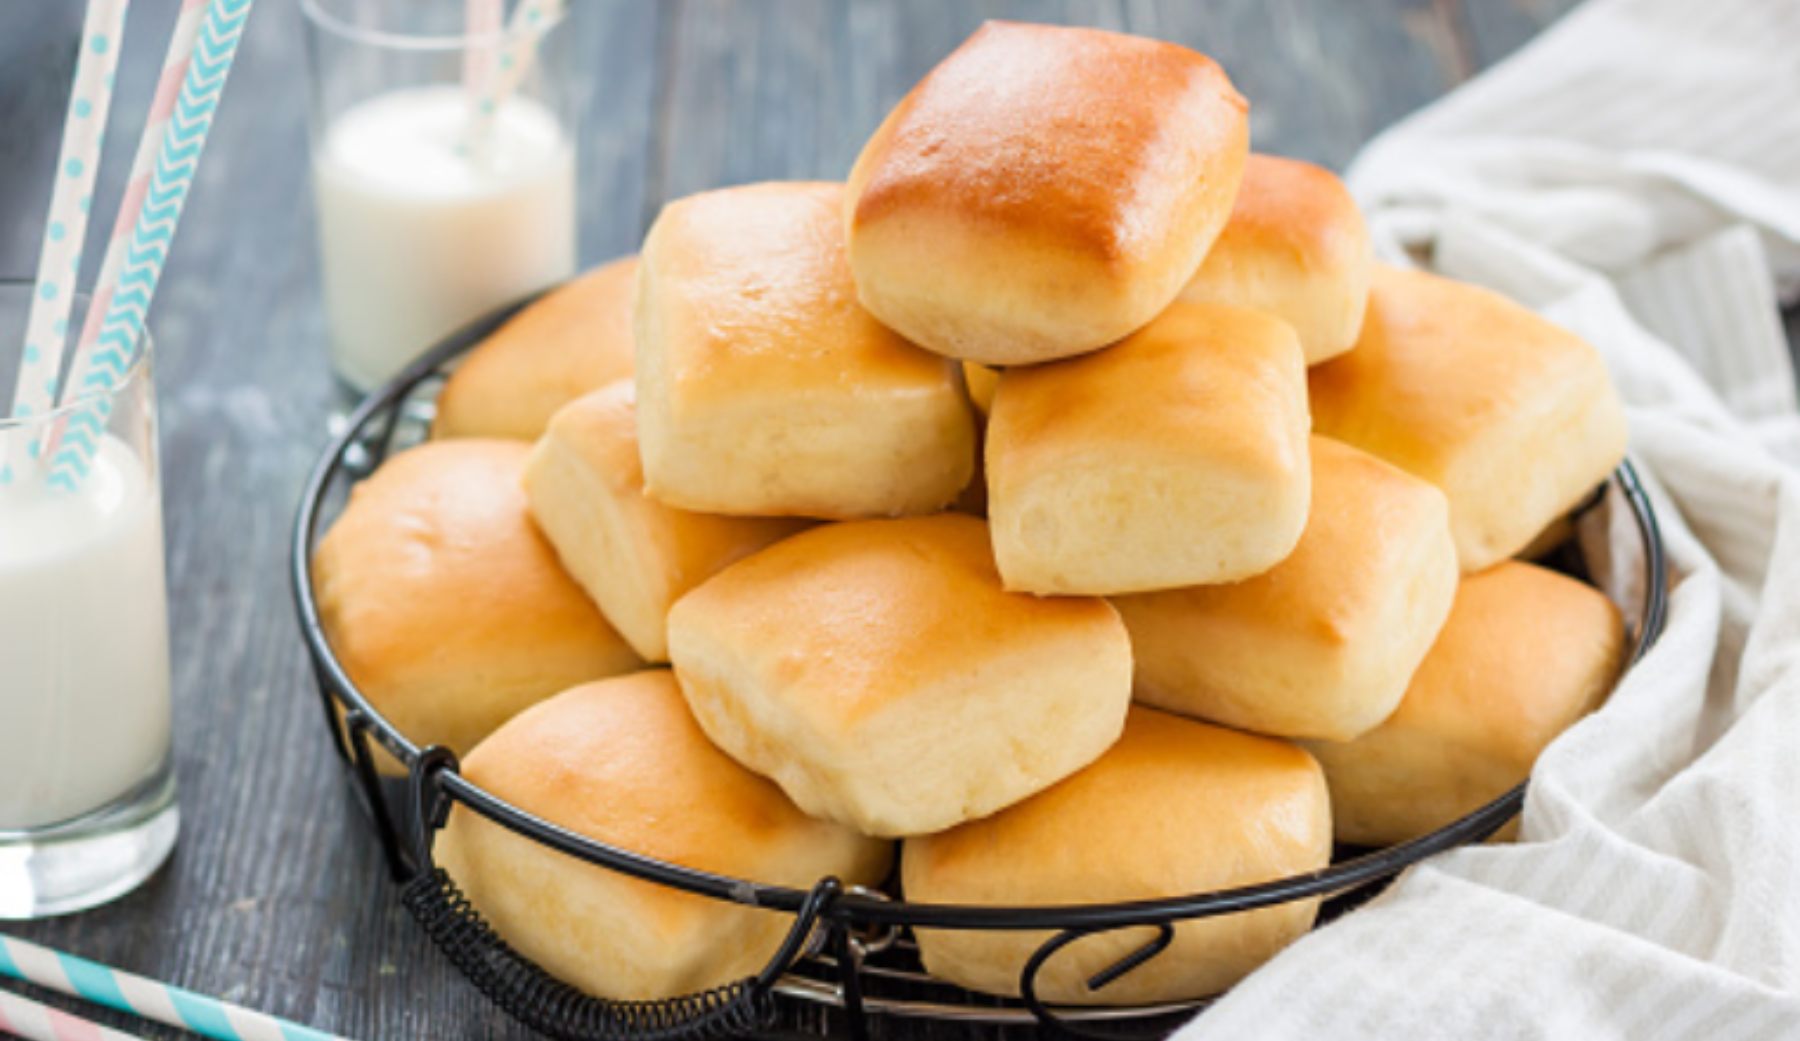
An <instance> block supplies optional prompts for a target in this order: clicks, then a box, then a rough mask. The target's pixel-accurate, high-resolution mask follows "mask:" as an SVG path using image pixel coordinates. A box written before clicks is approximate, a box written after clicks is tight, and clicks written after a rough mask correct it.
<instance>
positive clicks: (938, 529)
mask: <svg viewBox="0 0 1800 1041" xmlns="http://www.w3.org/2000/svg"><path fill="white" fill-rule="evenodd" d="M669 656H670V658H671V659H672V660H673V661H674V663H675V671H676V674H677V675H678V676H680V677H681V685H682V689H683V690H684V691H685V692H686V694H687V697H688V701H689V703H690V704H691V705H692V706H693V709H694V714H695V716H696V717H697V718H698V719H699V720H700V725H701V726H702V727H704V728H705V729H706V733H707V735H708V736H710V737H711V738H712V739H713V740H714V741H715V742H717V743H718V745H719V747H720V748H723V749H724V750H725V751H726V752H728V753H730V754H731V755H732V757H734V758H736V759H737V760H738V761H739V762H741V763H743V764H744V765H746V766H748V767H750V768H751V769H752V770H755V771H756V772H758V773H760V774H763V775H764V776H767V777H772V778H774V779H775V780H776V781H777V782H778V783H780V785H781V786H782V788H783V789H784V790H786V791H787V793H788V795H790V796H791V797H792V798H793V800H794V801H795V802H796V803H798V804H799V805H800V807H801V808H802V809H804V810H806V811H807V812H808V813H812V814H814V815H817V816H821V817H826V818H829V819H831V820H837V821H842V822H844V823H846V824H850V825H852V826H854V827H856V828H859V829H861V830H862V831H864V832H865V833H867V834H871V835H886V836H895V835H912V834H920V833H923V832H929V831H937V830H939V829H942V828H947V827H949V826H950V825H952V824H957V823H959V822H961V821H965V820H968V819H970V818H972V817H980V816H982V815H984V814H988V813H992V812H994V811H995V810H997V809H1000V808H1001V807H1003V806H1007V805H1010V804H1012V803H1014V802H1017V801H1018V800H1020V799H1023V798H1025V797H1027V796H1029V795H1031V794H1033V793H1034V792H1038V791H1041V790H1042V789H1043V788H1045V787H1047V786H1048V785H1051V784H1054V783H1055V782H1057V781H1059V780H1061V779H1062V778H1064V777H1066V776H1068V775H1069V774H1070V773H1073V772H1074V771H1075V770H1077V769H1080V768H1081V767H1082V766H1085V765H1086V764H1088V763H1090V762H1092V761H1093V760H1094V758H1095V757H1096V756H1098V755H1099V754H1100V753H1101V752H1103V751H1105V750H1106V748H1107V746H1109V745H1111V744H1112V742H1113V741H1114V740H1115V739H1116V738H1117V737H1118V736H1119V728H1120V727H1121V726H1122V725H1123V722H1124V718H1125V710H1126V707H1127V705H1128V704H1129V702H1130V698H1131V648H1130V641H1129V638H1128V637H1127V636H1126V634H1125V627H1124V625H1123V624H1121V623H1120V622H1119V616H1118V612H1116V611H1114V610H1113V608H1112V606H1111V605H1109V604H1108V603H1106V601H1104V600H1099V599H1092V598H1058V599H1039V598H1037V597H1033V596H1025V595H1021V594H1017V593H1008V592H1006V591H1004V590H1003V589H1001V587H1000V576H999V575H998V573H996V572H995V570H994V561H993V553H992V551H991V550H990V549H989V547H988V534H987V526H986V525H985V524H983V523H982V522H981V521H979V520H976V519H975V518H973V517H966V516H961V515H958V514H941V515H938V516H935V517H918V518H909V519H905V520H891V521H856V522H850V523H845V524H832V525H826V526H824V527H819V528H814V529H812V530H810V531H805V532H802V533H800V534H798V535H795V536H793V537H792V538H789V539H786V540H784V541H782V542H778V543H776V544H775V545H773V546H771V547H769V548H768V549H765V550H763V551H762V552H760V553H757V554H756V555H754V556H751V557H748V558H746V559H744V560H741V561H739V562H738V563H736V564H733V565H732V566H730V567H728V568H726V569H725V570H723V571H721V572H719V573H718V574H717V575H714V576H713V577H712V578H711V579H708V580H707V581H706V582H704V583H702V584H701V585H700V586H699V587H698V588H697V589H695V590H694V591H693V592H691V593H689V594H688V595H687V596H685V597H683V598H681V600H680V601H678V602H677V603H676V604H675V608H674V610H672V611H670V612H669Z"/></svg>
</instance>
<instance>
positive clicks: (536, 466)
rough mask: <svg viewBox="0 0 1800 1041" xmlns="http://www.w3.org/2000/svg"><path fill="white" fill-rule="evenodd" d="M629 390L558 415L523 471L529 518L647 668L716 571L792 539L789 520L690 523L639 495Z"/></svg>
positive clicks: (696, 518)
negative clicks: (685, 601)
mask: <svg viewBox="0 0 1800 1041" xmlns="http://www.w3.org/2000/svg"><path fill="white" fill-rule="evenodd" d="M633 394H634V392H633V389H632V383H631V381H630V380H629V379H625V380H620V381H618V382H617V383H614V384H612V385H610V386H607V387H603V388H601V389H600V390H597V391H594V392H593V393H591V394H588V395H587V396H585V397H582V398H579V399H577V400H576V401H574V402H573V403H571V404H569V405H566V406H564V407H563V409H562V410H561V411H559V412H557V414H556V417H555V418H554V419H552V420H551V421H550V429H549V431H548V432H546V433H545V434H544V437H543V439H542V440H540V441H539V442H538V443H537V447H536V448H535V449H533V450H532V453H531V461H530V463H529V464H528V465H527V466H526V468H525V491H526V494H527V495H528V496H529V497H530V500H531V514H532V516H533V517H535V518H536V519H537V522H538V527H540V528H542V529H543V530H544V534H545V535H547V536H549V539H550V543H551V545H553V546H555V547H556V551H557V554H558V555H559V556H561V557H562V562H563V565H564V566H565V567H567V568H568V569H569V573H570V574H571V575H574V576H575V580H576V581H578V582H580V583H581V585H582V588H584V589H586V590H587V591H588V595H589V596H591V597H593V599H594V602H595V603H596V604H599V605H600V610H601V612H602V613H603V614H605V615H606V617H607V620H608V621H610V622H612V624H613V626H614V627H616V628H617V629H618V630H619V632H620V634H622V635H623V636H624V637H625V639H626V640H627V641H629V642H630V643H631V646H632V649H633V650H635V651H637V652H638V654H639V655H640V656H642V657H643V658H644V660H645V661H668V660H669V642H668V637H667V633H666V630H665V623H666V622H667V620H668V615H669V606H670V605H671V604H673V603H674V602H675V601H676V600H677V599H678V598H680V596H681V594H683V593H685V592H687V591H688V590H689V589H692V588H693V587H694V586H696V585H699V584H700V583H701V582H702V581H704V580H705V579H707V578H709V577H711V575H712V574H713V573H714V572H716V571H718V570H719V569H720V568H722V567H724V566H725V565H727V564H729V563H731V562H732V561H734V560H737V559H738V558H740V557H744V556H747V555H749V554H751V553H754V552H756V551H757V550H759V549H761V548H763V547H764V546H767V545H768V544H770V543H771V542H774V541H776V540H777V539H782V538H785V537H787V536H789V535H792V534H793V533H794V532H796V531H799V530H800V529H801V527H803V526H804V525H805V523H806V522H805V521H800V520H794V519H792V518H771V517H722V516H718V515H716V514H710V513H690V512H688V511H687V510H683V509H678V508H676V507H674V506H665V505H663V504H662V503H660V502H658V501H656V500H655V499H652V498H650V497H649V496H647V495H645V494H644V470H643V467H642V465H641V464H640V463H639V461H638V440H637V415H636V409H634V408H633V406H632V397H633Z"/></svg>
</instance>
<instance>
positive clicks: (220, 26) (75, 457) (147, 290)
mask: <svg viewBox="0 0 1800 1041" xmlns="http://www.w3.org/2000/svg"><path fill="white" fill-rule="evenodd" d="M254 3H255V0H212V2H211V4H210V5H209V6H208V7H207V10H206V19H205V21H203V22H202V23H201V26H200V33H199V35H198V36H197V37H196V38H195V40H194V51H193V54H192V56H191V58H190V60H189V63H188V70H187V77H186V78H185V79H184V80H183V81H182V84H181V93H180V94H179V95H178V96H177V98H176V101H175V111H174V113H173V114H172V115H171V116H170V118H169V125H168V128H167V130H166V131H165V132H164V134H163V141H162V146H161V148H160V149H159V150H158V152H157V156H156V165H155V167H154V168H153V170H152V172H151V175H150V185H149V190H148V192H147V194H146V195H145V197H144V204H143V209H142V210H141V211H139V213H138V219H137V226H136V227H135V228H133V229H132V233H131V242H130V245H129V246H127V247H126V251H125V262H124V266H123V267H122V268H121V269H120V271H119V280H118V282H117V284H116V285H115V286H114V287H113V292H112V298H111V303H110V305H109V306H108V307H107V310H106V317H105V319H104V320H102V322H101V324H100V336H99V338H98V340H96V341H95V343H94V345H93V349H94V353H93V354H92V355H91V356H90V357H89V358H88V359H86V364H85V365H83V366H81V367H82V368H84V369H85V370H86V375H85V376H84V377H82V380H81V383H80V385H79V386H78V387H76V388H74V391H75V392H76V393H93V392H99V393H104V392H106V391H109V390H112V389H113V388H114V387H116V386H117V385H118V383H119V380H120V379H121V378H123V377H124V375H125V372H126V370H127V369H128V368H129V366H130V364H131V358H132V355H133V354H134V353H135V351H136V348H137V343H138V340H139V339H140V338H141V337H142V335H143V331H144V319H145V316H146V315H147V314H148V312H149V310H150V301H151V299H152V297H154V296H155V294H156V285H157V281H158V280H159V279H161V277H162V272H163V265H164V263H165V262H166V261H167V260H168V256H169V245H170V243H171V242H173V241H174V238H175V228H176V225H177V223H178V222H179V221H180V219H181V209H182V206H183V204H185V203H186V201H187V194H188V191H189V189H191V188H192V187H193V183H194V173H195V171H196V170H198V168H199V166H200V155H201V153H202V152H203V151H204V150H205V148H206V135H207V132H208V131H210V130H211V129H212V121H213V115H214V113H216V112H217V111H218V108H219V98H220V96H221V95H222V94H223V93H224V91H225V80H226V77H227V76H228V75H229V74H230V72H231V61H232V58H234V57H235V56H236V54H237V47H238V42H239V41H240V40H241V39H242V38H243V34H244V25H245V23H247V22H248V21H249V18H250V8H251V6H252V5H253V4H254ZM101 288H102V289H104V288H105V287H101ZM111 412H112V401H111V399H110V398H108V397H100V398H96V399H95V400H94V401H93V403H91V404H90V405H88V406H87V407H85V408H83V409H81V410H80V411H78V412H76V413H75V414H74V415H73V416H72V417H71V418H70V419H69V421H68V424H67V425H66V426H65V427H64V428H63V429H62V431H61V433H60V435H59V437H58V439H57V441H56V443H55V445H54V446H53V454H52V456H51V463H50V483H51V485H52V486H54V487H59V488H64V489H73V488H75V487H76V486H77V485H78V484H79V483H80V482H81V480H82V478H83V477H85V476H86V475H87V472H88V468H89V467H90V466H91V465H92V462H93V455H94V452H95V451H96V450H97V449H98V447H99V444H100V438H101V436H102V435H104V433H105V432H106V422H107V419H108V418H109V416H110V415H111Z"/></svg>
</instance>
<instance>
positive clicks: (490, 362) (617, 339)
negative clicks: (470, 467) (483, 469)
mask: <svg viewBox="0 0 1800 1041" xmlns="http://www.w3.org/2000/svg"><path fill="white" fill-rule="evenodd" d="M637 268H638V262H637V257H635V256H631V257H621V258H619V259H618V260H615V261H612V262H611V263H608V264H602V265H601V266H599V267H597V268H595V269H594V270H592V271H589V272H586V273H585V274H582V275H581V276H579V277H577V278H575V279H573V280H572V281H570V282H568V283H566V284H564V285H562V286H559V287H558V288H556V289H553V290H551V291H550V292H549V293H547V294H545V295H544V297H543V299H541V300H538V301H537V302H535V303H533V304H532V305H531V306H529V307H527V308H525V310H523V311H520V312H519V313H518V314H517V315H515V316H514V317H513V318H512V319H511V320H510V321H508V322H507V323H506V324H505V325H502V326H501V327H500V328H499V329H498V330H496V331H495V332H494V334H493V335H491V336H489V337H488V338H487V339H485V340H483V341H482V342H481V343H480V345H479V346H477V347H476V348H475V349H474V350H473V351H471V352H469V356H468V357H467V358H465V359H463V363H462V364H461V365H460V366H458V367H457V370H456V372H455V373H454V374H452V375H451V377H450V380H449V382H448V383H446V384H445V385H444V391H443V393H442V394H440V395H439V396H438V403H437V407H438V411H437V420H436V422H435V423H434V424H433V426H432V433H433V435H435V436H437V437H511V438H520V439H522V440H531V439H534V438H536V437H537V436H538V435H539V434H542V433H543V432H544V428H545V427H546V426H547V425H549V422H550V417H551V416H552V415H554V414H555V413H556V410H557V409H559V408H561V407H562V406H564V405H566V404H568V403H569V402H571V401H574V400H575V399H576V398H578V397H580V396H581V395H583V394H585V393H587V392H588V391H590V390H593V389H595V388H596V387H601V386H604V385H606V384H608V383H611V382H612V381H613V380H616V379H620V378H622V377H625V376H629V375H631V370H632V358H633V342H632V338H631V301H632V295H633V293H634V292H635V286H636V281H637Z"/></svg>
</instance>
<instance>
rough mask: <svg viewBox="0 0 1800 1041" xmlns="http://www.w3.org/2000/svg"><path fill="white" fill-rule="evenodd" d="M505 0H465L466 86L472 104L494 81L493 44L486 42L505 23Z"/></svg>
mask: <svg viewBox="0 0 1800 1041" xmlns="http://www.w3.org/2000/svg"><path fill="white" fill-rule="evenodd" d="M505 7H506V4H505V0H465V2H464V4H463V36H464V38H465V39H466V40H468V41H469V46H468V48H467V49H466V50H465V51H464V52H463V90H464V91H465V92H466V93H467V94H468V96H469V104H470V105H477V104H480V102H481V99H482V98H484V97H486V96H487V93H488V89H489V87H490V85H491V84H492V82H493V76H494V64H495V54H494V48H493V47H492V46H491V45H489V44H487V43H484V42H478V41H485V40H488V39H489V38H491V37H492V36H494V35H495V34H496V33H498V32H499V31H500V27H501V25H502V24H504V23H505V20H506V14H505Z"/></svg>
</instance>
